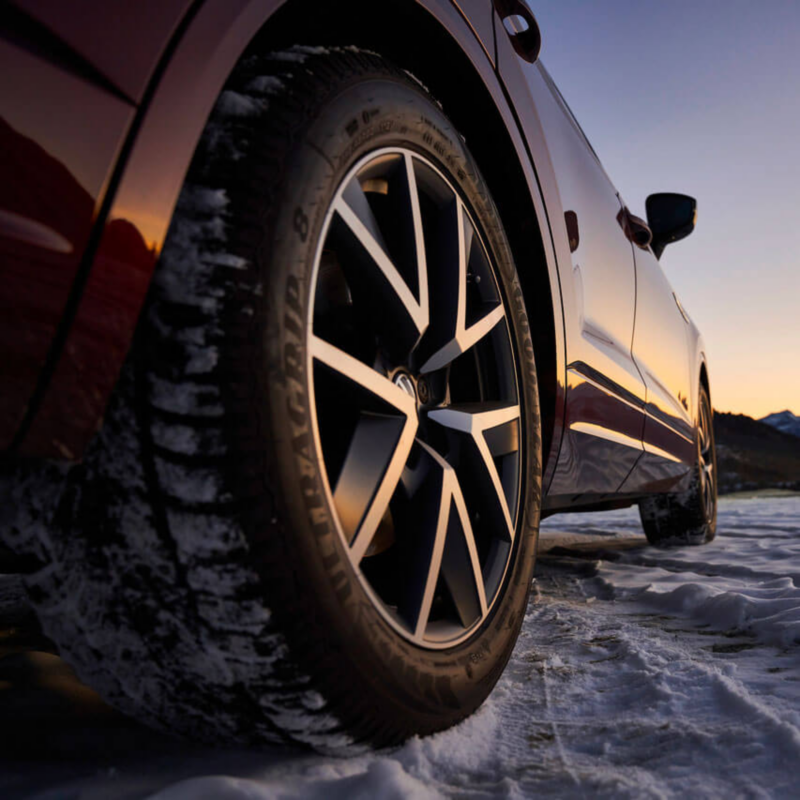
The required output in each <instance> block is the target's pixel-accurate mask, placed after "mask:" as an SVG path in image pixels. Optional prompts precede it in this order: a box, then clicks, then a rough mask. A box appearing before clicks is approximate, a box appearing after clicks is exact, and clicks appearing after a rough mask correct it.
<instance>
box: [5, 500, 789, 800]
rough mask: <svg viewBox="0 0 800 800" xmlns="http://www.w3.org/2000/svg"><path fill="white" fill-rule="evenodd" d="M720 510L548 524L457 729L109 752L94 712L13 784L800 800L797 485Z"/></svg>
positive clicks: (319, 794) (24, 787)
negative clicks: (351, 751) (687, 536)
mask: <svg viewBox="0 0 800 800" xmlns="http://www.w3.org/2000/svg"><path fill="white" fill-rule="evenodd" d="M719 519H720V522H719V534H718V538H717V540H716V541H715V542H713V543H712V544H711V545H708V546H706V547H701V548H684V549H677V550H675V549H673V550H659V549H656V548H652V547H648V546H646V544H645V542H644V538H643V536H642V533H641V528H640V526H639V520H638V514H637V513H636V511H635V510H634V509H627V510H624V511H618V512H606V513H595V514H588V515H587V514H582V515H577V514H576V515H566V516H557V517H552V518H551V519H548V520H546V521H545V523H544V524H543V527H542V546H541V549H542V551H543V554H542V556H541V557H540V561H539V565H538V567H537V578H536V584H535V587H534V593H533V596H532V598H531V603H530V606H529V608H528V614H527V617H526V619H525V624H524V627H523V632H522V635H521V637H520V640H519V643H518V645H517V647H516V650H515V652H514V655H513V657H512V659H511V662H510V663H509V666H508V669H507V670H506V673H505V675H504V676H503V678H502V679H501V681H500V683H499V685H498V686H497V688H496V690H495V691H494V693H493V694H492V696H491V698H490V699H489V701H488V702H487V703H486V704H485V705H484V707H483V708H482V709H481V710H480V711H479V713H478V714H477V715H475V716H474V717H473V718H472V719H470V720H467V721H466V722H465V723H463V724H462V725H460V726H459V727H457V728H455V729H453V730H451V731H448V732H445V733H443V734H439V735H437V736H434V737H431V738H429V739H425V740H415V741H411V742H409V743H408V744H406V745H405V746H404V747H402V748H401V749H399V750H396V751H393V752H383V753H374V754H368V755H363V756H358V757H355V758H352V759H348V760H344V759H334V758H326V757H322V756H312V755H308V754H298V753H294V752H287V751H285V750H270V751H267V752H261V753H253V752H243V751H238V752H220V751H211V750H207V749H203V748H197V747H193V746H189V745H184V744H174V743H171V742H168V741H164V740H161V739H160V738H159V737H157V736H153V735H151V734H149V733H146V732H144V731H140V730H139V729H134V730H132V731H131V730H125V729H124V727H123V729H122V730H121V729H119V727H114V726H112V727H111V728H110V729H109V728H107V727H106V728H103V727H98V730H97V731H96V732H95V734H94V735H95V736H96V737H99V736H102V737H103V739H104V744H108V741H109V739H108V737H109V736H112V737H113V736H123V739H124V742H125V743H124V744H122V745H120V747H118V748H117V750H116V752H115V750H114V749H113V748H112V750H111V751H108V748H107V747H102V746H101V747H95V745H93V743H92V732H91V728H92V725H93V724H94V725H98V726H99V723H97V722H93V720H94V719H95V718H94V717H92V715H91V714H85V715H84V717H85V721H84V722H83V723H82V727H80V728H79V730H80V735H79V736H78V738H79V739H81V737H83V739H85V741H86V744H85V745H84V746H83V747H84V749H85V750H86V753H85V754H84V755H83V756H81V757H80V758H79V759H78V761H75V760H74V756H73V757H71V759H70V760H65V759H64V758H63V753H62V757H61V758H60V759H55V758H53V757H46V756H41V755H40V756H39V757H38V759H32V758H31V757H29V758H28V759H16V760H13V761H9V760H5V761H3V762H2V763H0V795H5V796H11V797H17V796H19V797H28V796H34V797H46V798H50V799H53V798H79V797H80V798H84V797H85V798H105V797H115V798H116V797H124V798H128V797H150V796H153V797H157V798H159V800H205V798H209V799H210V798H221V799H222V800H240V799H241V800H244V798H248V799H250V800H259V799H260V798H294V797H308V798H326V800H336V799H337V798H405V797H413V798H427V797H439V796H445V797H464V798H495V797H508V798H516V797H531V796H537V795H542V794H557V795H558V796H560V797H583V796H600V797H603V796H607V797H612V796H613V797H637V798H638V797H686V796H691V797H722V796H725V797H729V796H741V797H792V796H795V797H796V796H800V588H799V587H800V498H798V497H786V498H770V499H763V498H760V499H736V500H728V501H726V500H723V501H722V503H721V506H720V517H719ZM1 680H2V676H0V681H1ZM103 731H104V732H103ZM125 737H127V738H125ZM95 744H97V743H95ZM80 746H81V745H79V748H80ZM3 776H5V777H3ZM56 787H57V788H56Z"/></svg>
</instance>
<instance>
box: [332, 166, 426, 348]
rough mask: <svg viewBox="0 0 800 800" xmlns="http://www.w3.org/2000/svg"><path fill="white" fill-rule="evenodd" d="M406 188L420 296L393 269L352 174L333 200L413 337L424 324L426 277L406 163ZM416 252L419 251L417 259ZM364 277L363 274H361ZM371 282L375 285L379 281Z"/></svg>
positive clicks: (410, 172)
mask: <svg viewBox="0 0 800 800" xmlns="http://www.w3.org/2000/svg"><path fill="white" fill-rule="evenodd" d="M406 169H407V173H408V178H407V180H408V184H409V185H408V190H409V195H410V202H411V209H410V212H411V216H412V221H413V225H414V233H415V238H416V245H415V247H416V253H417V273H418V285H419V289H420V291H419V294H420V299H419V301H417V298H416V297H414V294H413V292H412V291H411V289H410V288H409V286H408V284H407V283H406V281H405V280H404V279H403V276H402V275H401V274H400V271H399V270H398V269H397V267H396V266H395V264H394V263H393V261H392V259H391V258H390V257H389V255H388V253H387V249H388V248H387V247H386V243H385V242H384V240H383V238H382V236H381V234H380V229H379V228H378V223H377V221H376V220H375V217H374V215H373V213H372V210H371V209H370V206H369V202H368V201H367V198H366V195H365V194H364V191H363V190H362V189H361V186H360V185H359V183H358V180H357V179H356V178H354V179H353V180H352V181H350V184H349V185H348V187H347V190H346V191H345V192H343V193H342V196H341V197H340V198H339V199H338V200H337V201H336V202H335V204H334V210H335V211H336V213H337V214H338V215H339V217H340V218H341V220H342V221H343V222H344V223H345V225H346V226H347V228H348V229H349V230H350V232H351V234H352V235H353V236H354V237H355V239H356V240H357V241H358V243H359V245H360V246H361V248H362V249H363V251H364V252H366V254H367V255H368V256H369V258H370V261H371V262H372V263H373V264H374V265H375V266H376V267H377V268H378V273H379V275H380V276H382V278H383V281H382V282H381V283H382V288H383V289H384V291H388V293H389V295H390V296H391V299H390V302H393V303H395V304H396V303H397V301H399V303H400V305H401V306H402V309H403V310H404V313H405V314H406V315H407V316H408V318H409V319H410V321H411V322H412V324H413V326H414V329H415V332H416V335H417V338H418V337H419V336H421V335H422V334H423V333H424V332H425V330H426V329H427V327H428V321H429V309H428V281H427V267H426V263H425V252H424V242H423V241H422V222H421V217H420V211H419V198H418V196H417V189H416V183H415V182H414V176H413V167H412V166H410V165H409V166H407V168H406ZM420 253H421V254H422V256H421V260H420ZM362 277H364V276H362ZM367 282H368V283H374V288H375V289H377V288H378V287H379V286H380V284H379V283H378V282H375V281H372V282H370V281H369V280H368V281H367Z"/></svg>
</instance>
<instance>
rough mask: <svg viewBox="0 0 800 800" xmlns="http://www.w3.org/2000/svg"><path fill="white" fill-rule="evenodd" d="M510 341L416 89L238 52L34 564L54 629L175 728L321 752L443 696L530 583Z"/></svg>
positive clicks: (479, 241) (378, 733)
mask: <svg viewBox="0 0 800 800" xmlns="http://www.w3.org/2000/svg"><path fill="white" fill-rule="evenodd" d="M532 354H533V347H532V343H531V338H530V335H529V329H528V321H527V318H526V315H525V309H524V305H523V301H522V293H521V291H520V287H519V284H518V282H517V277H516V273H515V270H514V265H513V262H512V259H511V255H510V251H509V247H508V244H507V241H506V238H505V235H504V233H503V229H502V226H501V225H500V223H499V220H498V218H497V213H496V210H495V208H494V205H493V203H492V201H491V199H490V197H489V195H488V191H487V189H486V186H485V184H484V183H483V180H482V179H481V177H480V175H479V173H478V171H477V169H476V167H475V165H474V163H473V161H472V159H471V157H470V155H469V153H468V152H467V150H466V147H465V145H464V143H463V141H462V140H461V138H460V137H459V136H458V134H457V133H456V132H455V131H454V130H453V128H452V126H451V125H450V123H449V121H448V120H447V118H446V117H445V116H444V114H443V113H442V111H441V109H440V108H439V107H438V106H437V105H436V104H435V103H434V102H433V101H432V100H431V99H430V98H429V97H428V96H427V95H426V94H425V92H424V91H423V90H422V89H421V88H420V87H419V85H417V84H416V83H414V82H412V81H411V80H409V78H408V77H407V76H406V75H405V74H404V73H401V72H399V71H398V70H395V69H394V68H393V67H391V66H390V65H388V64H386V63H385V62H384V61H383V60H382V59H380V58H378V57H376V56H373V55H366V54H361V53H357V52H354V51H346V52H345V51H338V52H331V51H322V50H321V49H318V48H295V49H293V50H292V51H289V52H288V53H282V54H277V55H274V56H271V57H268V58H256V59H251V60H248V61H245V62H244V63H243V64H242V66H241V68H240V69H239V70H238V71H237V73H236V75H235V76H234V77H233V78H232V80H231V84H230V86H229V89H228V90H227V91H226V92H225V93H223V95H222V96H221V98H220V101H219V103H218V104H217V108H216V110H215V112H214V115H213V116H212V119H211V121H210V123H209V126H208V129H207V131H206V134H205V136H204V138H203V142H202V143H201V145H200V148H199V150H198V153H197V156H196V158H195V161H194V164H193V166H192V168H191V171H190V174H189V177H188V178H187V183H186V186H185V187H184V190H183V193H182V196H181V200H180V202H179V206H178V210H177V212H176V216H175V219H174V220H173V223H172V226H171V229H170V233H169V236H168V241H167V244H166V246H165V249H164V253H163V257H162V260H161V264H160V266H159V272H158V275H157V276H156V280H155V284H154V288H153V291H152V295H151V298H150V301H149V307H148V310H147V312H146V316H145V319H144V320H143V322H142V326H141V329H140V331H139V334H138V340H137V343H136V347H135V351H134V353H133V355H132V357H131V359H130V364H129V366H128V368H127V369H126V372H125V374H124V376H123V380H122V382H121V385H120V387H119V389H118V391H117V393H116V397H115V400H114V405H113V407H112V410H111V412H110V415H109V419H108V420H107V423H106V425H105V427H104V429H103V431H102V432H101V435H100V436H99V438H98V441H97V442H96V444H95V445H94V447H93V451H92V453H91V455H90V457H89V458H88V459H87V463H86V465H85V466H83V467H81V468H79V469H77V470H75V472H74V473H73V475H72V476H71V477H70V489H69V492H68V493H67V496H66V498H65V501H64V503H63V504H62V506H63V507H62V514H61V519H62V520H63V524H64V527H65V528H66V529H67V530H64V531H63V532H62V535H61V536H60V537H59V539H58V542H57V543H55V544H54V545H53V546H52V547H51V549H50V552H48V554H47V560H48V561H49V562H50V568H48V569H45V570H42V571H41V572H40V573H39V574H37V575H35V576H33V577H32V591H33V593H34V596H35V597H36V599H37V602H38V605H39V608H40V611H41V615H42V618H43V620H44V624H45V627H46V629H47V631H48V633H49V634H50V635H51V636H52V637H53V638H54V639H55V640H56V641H57V642H58V644H59V646H60V647H61V648H62V650H63V651H64V653H65V655H66V656H67V657H68V658H69V659H70V660H72V661H73V663H74V664H75V665H76V666H77V667H78V669H79V672H80V674H81V675H83V676H84V677H85V678H86V679H87V680H88V681H90V682H91V683H93V684H94V685H95V686H96V687H97V688H98V689H99V690H100V691H101V692H102V693H104V694H105V695H106V697H108V698H109V699H110V700H111V701H112V702H114V703H116V704H117V705H118V706H120V707H121V708H123V709H124V710H127V711H129V712H131V713H133V714H134V715H137V716H139V717H143V718H144V719H146V720H148V721H150V722H152V723H155V724H158V725H160V726H162V727H166V728H168V729H171V730H177V731H181V732H184V733H187V734H190V735H193V736H202V737H204V738H211V739H219V738H222V739H225V740H229V741H230V740H246V741H253V740H255V741H263V740H265V739H276V738H278V739H285V740H290V741H292V742H301V743H307V744H312V745H315V746H318V747H322V748H325V749H337V748H341V747H345V746H347V745H348V744H352V743H353V742H360V741H368V742H371V743H374V744H387V743H391V742H396V741H399V740H401V739H403V738H405V737H407V736H409V735H411V734H415V733H419V734H425V733H430V732H432V731H435V730H439V729H441V728H444V727H447V726H449V725H451V724H453V723H455V722H457V721H459V720H461V719H462V718H464V717H465V716H466V715H468V714H469V713H471V712H472V711H473V710H475V709H476V708H477V707H478V705H480V703H481V702H483V700H484V699H485V698H486V696H487V695H488V693H489V691H490V690H491V688H492V686H493V685H494V683H495V682H496V680H497V679H498V677H499V676H500V674H501V672H502V670H503V667H504V665H505V663H506V661H507V659H508V657H509V655H510V653H511V649H512V647H513V645H514V642H515V640H516V637H517V634H518V631H519V627H520V625H521V622H522V619H523V615H524V610H525V606H526V602H527V597H528V591H529V587H530V582H531V577H532V571H533V563H534V557H535V546H536V530H537V527H538V515H539V500H540V497H539V490H540V463H539V459H540V453H539V447H540V445H539V416H538V413H539V412H538V401H537V387H536V375H535V370H534V364H533V355H532ZM71 593H77V595H76V596H77V598H78V599H77V600H76V601H75V603H74V604H73V605H71V606H70V614H69V618H68V619H66V618H65V616H64V613H63V609H64V605H63V603H64V598H65V597H67V596H69V595H70V594H71Z"/></svg>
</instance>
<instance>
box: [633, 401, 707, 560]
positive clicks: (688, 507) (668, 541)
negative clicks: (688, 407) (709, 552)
mask: <svg viewBox="0 0 800 800" xmlns="http://www.w3.org/2000/svg"><path fill="white" fill-rule="evenodd" d="M639 513H640V516H641V518H642V526H643V527H644V532H645V535H646V536H647V541H648V542H650V544H655V545H662V546H680V545H686V544H706V543H707V542H710V541H711V540H712V539H713V538H714V536H715V535H716V532H717V455H716V450H715V446H714V423H713V411H712V409H711V400H710V399H709V396H708V392H707V391H706V389H705V387H701V388H700V402H699V406H698V425H697V462H696V463H695V467H694V470H693V472H692V476H691V482H690V485H689V488H688V489H686V490H685V491H683V492H675V493H672V494H664V495H654V496H652V497H647V498H645V499H643V500H641V501H639Z"/></svg>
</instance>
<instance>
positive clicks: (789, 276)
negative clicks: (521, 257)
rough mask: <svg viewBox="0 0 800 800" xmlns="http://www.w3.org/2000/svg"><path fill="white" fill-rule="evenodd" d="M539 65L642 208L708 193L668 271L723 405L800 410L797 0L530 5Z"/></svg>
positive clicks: (545, 0)
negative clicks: (668, 196)
mask: <svg viewBox="0 0 800 800" xmlns="http://www.w3.org/2000/svg"><path fill="white" fill-rule="evenodd" d="M530 5H531V8H532V9H533V10H534V12H535V13H536V17H537V19H538V21H539V25H540V28H541V31H542V60H543V61H544V63H545V65H546V66H547V69H548V70H549V71H550V73H551V75H552V76H553V78H554V79H555V81H556V83H557V84H558V85H559V88H560V89H561V92H562V93H563V95H564V97H565V98H566V100H567V102H568V103H569V104H570V106H571V108H572V110H573V112H574V113H575V116H576V117H577V118H578V120H579V121H580V123H581V125H582V127H583V129H584V131H585V132H586V134H587V136H588V137H589V140H590V141H591V142H592V144H593V146H594V148H595V150H596V151H597V153H598V154H599V156H600V158H601V160H602V161H603V164H604V165H605V167H606V170H607V171H608V173H609V175H610V176H611V178H612V180H613V181H614V183H615V184H616V186H617V189H618V190H619V191H620V193H621V194H622V196H623V198H624V199H625V201H626V203H627V204H628V206H629V207H630V208H631V210H632V211H633V212H634V213H636V214H640V215H641V216H644V200H645V197H646V196H647V195H648V194H651V193H652V192H660V191H676V192H684V193H686V194H690V195H693V196H694V197H696V198H697V200H698V220H697V228H696V230H695V232H694V233H693V234H692V235H691V236H690V237H689V238H688V239H686V240H684V241H682V242H679V243H677V244H674V245H670V246H669V247H668V248H667V250H666V252H665V254H664V256H663V257H662V261H661V263H662V266H663V267H664V270H665V272H666V274H667V277H668V278H669V280H670V282H671V283H672V285H673V287H674V288H675V289H676V291H677V293H678V295H679V296H680V298H681V300H682V302H683V305H684V306H685V308H686V310H687V311H688V312H689V314H690V315H691V316H692V317H693V318H694V320H695V321H696V322H697V324H698V326H699V327H700V329H701V331H702V332H703V335H704V337H705V340H706V345H707V351H708V356H709V360H710V375H711V391H712V398H713V402H714V406H715V407H716V408H717V409H718V410H721V411H735V412H741V413H745V414H750V415H752V416H755V417H761V416H764V415H765V414H768V413H769V412H772V411H781V410H783V409H785V408H789V409H791V410H792V411H794V412H795V413H800V1H798V0H786V1H785V2H782V1H781V0H765V2H760V3H759V2H742V1H741V0H701V1H700V2H697V1H695V2H689V0H672V2H669V3H665V2H658V1H657V0H603V1H602V2H596V1H590V0H584V1H583V2H581V0H530Z"/></svg>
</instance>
